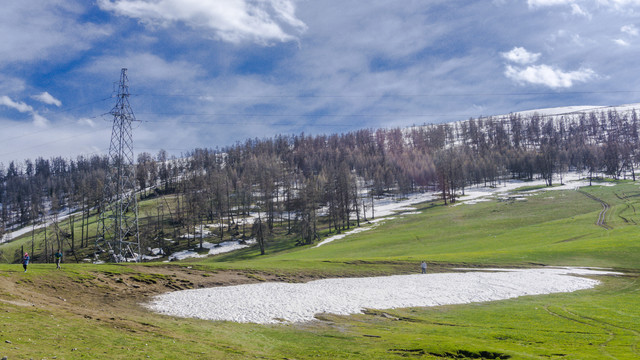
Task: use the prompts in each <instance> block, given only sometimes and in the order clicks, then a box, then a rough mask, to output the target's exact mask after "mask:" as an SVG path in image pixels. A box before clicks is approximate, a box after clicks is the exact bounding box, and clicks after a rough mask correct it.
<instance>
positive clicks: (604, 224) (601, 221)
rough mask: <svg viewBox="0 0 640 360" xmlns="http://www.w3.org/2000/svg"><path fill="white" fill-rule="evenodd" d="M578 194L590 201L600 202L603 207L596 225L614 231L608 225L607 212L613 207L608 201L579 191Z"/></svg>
mask: <svg viewBox="0 0 640 360" xmlns="http://www.w3.org/2000/svg"><path fill="white" fill-rule="evenodd" d="M578 192H579V193H581V194H583V195H584V196H586V197H588V198H589V199H592V200H594V201H597V202H599V203H600V204H601V205H602V210H601V211H600V213H599V214H598V220H597V221H596V222H595V224H596V225H598V226H600V227H602V228H604V229H607V230H610V229H613V228H612V227H611V226H609V225H608V224H607V211H609V209H610V208H611V205H609V204H608V203H607V202H606V201H604V200H602V199H599V198H597V197H595V196H593V195H591V194H589V193H587V192H585V191H582V190H578Z"/></svg>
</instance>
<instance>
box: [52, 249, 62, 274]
mask: <svg viewBox="0 0 640 360" xmlns="http://www.w3.org/2000/svg"><path fill="white" fill-rule="evenodd" d="M54 256H55V257H56V269H58V270H59V269H62V267H60V262H61V261H62V252H61V251H60V250H58V252H56V253H55V255H54Z"/></svg>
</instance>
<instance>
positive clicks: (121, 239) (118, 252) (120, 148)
mask: <svg viewBox="0 0 640 360" xmlns="http://www.w3.org/2000/svg"><path fill="white" fill-rule="evenodd" d="M110 114H112V115H113V129H112V131H111V144H110V145H109V168H108V170H107V174H106V179H105V183H104V192H103V196H102V203H101V205H100V215H99V218H98V232H97V236H96V257H98V256H99V255H100V254H101V253H108V254H109V260H110V261H114V262H120V261H126V260H128V259H135V260H136V261H140V259H141V252H140V233H139V231H138V201H137V198H136V191H135V165H134V162H133V137H132V126H131V124H132V123H133V122H134V121H136V119H135V116H134V115H133V111H132V110H131V105H129V79H128V77H127V69H122V71H121V73H120V84H119V86H118V95H117V102H116V105H115V106H114V107H113V109H112V110H111V112H110Z"/></svg>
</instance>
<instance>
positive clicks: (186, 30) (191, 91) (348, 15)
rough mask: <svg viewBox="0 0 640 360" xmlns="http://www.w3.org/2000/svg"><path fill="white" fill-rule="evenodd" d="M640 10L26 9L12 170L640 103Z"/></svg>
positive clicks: (7, 117) (311, 5)
mask: <svg viewBox="0 0 640 360" xmlns="http://www.w3.org/2000/svg"><path fill="white" fill-rule="evenodd" d="M639 45H640V0H493V1H491V0H485V1H468V0H443V1H440V0H395V1H394V0H367V1H362V0H91V1H87V0H21V1H10V2H8V4H3V8H2V10H1V11H0V163H3V164H4V166H5V167H6V166H7V165H8V163H9V162H10V161H12V160H15V161H18V162H22V161H23V160H24V159H25V158H30V159H35V158H36V157H39V156H42V157H45V158H48V157H52V156H64V157H69V158H75V157H76V156H78V155H90V154H100V153H104V152H106V151H107V150H108V146H109V138H110V136H111V122H112V116H111V115H109V114H108V113H109V111H110V110H111V109H112V107H113V106H114V105H115V99H114V97H113V96H114V94H115V93H114V83H117V81H118V79H119V76H120V69H121V68H127V69H128V77H129V85H130V91H131V97H130V103H131V106H132V109H133V111H134V113H135V116H136V119H137V120H139V122H137V123H136V124H135V126H134V146H135V149H136V152H142V151H146V152H149V153H152V154H157V152H158V150H160V149H165V150H167V151H168V152H169V153H170V154H175V155H177V156H179V155H180V154H181V153H184V152H186V151H189V150H192V149H194V148H196V147H207V148H215V147H224V146H226V145H232V144H234V143H236V142H238V141H244V140H245V139H247V138H264V137H270V136H273V135H276V134H300V133H302V132H304V133H305V134H322V133H324V134H331V133H340V132H345V131H351V130H355V129H359V128H373V129H376V128H381V127H397V126H409V125H413V124H423V123H439V122H447V121H455V120H462V119H467V118H469V117H477V116H485V115H496V114H504V113H509V112H514V111H520V110H529V109H536V108H546V107H556V106H567V105H620V104H627V103H635V102H640V101H638V100H637V98H638V97H640V81H639V79H638V77H637V76H636V74H637V73H639V71H637V70H640V61H638V59H639V58H640V47H639Z"/></svg>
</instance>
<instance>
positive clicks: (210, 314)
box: [146, 268, 618, 324]
mask: <svg viewBox="0 0 640 360" xmlns="http://www.w3.org/2000/svg"><path fill="white" fill-rule="evenodd" d="M491 270H492V271H495V272H487V271H489V269H487V271H469V272H463V273H442V274H428V275H422V274H416V275H396V276H384V277H371V278H351V279H325V280H317V281H311V282H308V283H304V284H289V283H273V282H271V283H259V284H250V285H238V286H228V287H217V288H210V289H197V290H184V291H177V292H172V293H168V294H163V295H159V296H156V297H155V298H154V299H153V301H152V302H151V303H149V304H146V306H147V307H148V308H149V309H151V310H152V311H155V312H158V313H162V314H166V315H171V316H178V317H188V318H199V319H205V320H225V321H235V322H242V323H259V324H269V323H280V322H306V321H311V320H314V319H315V316H316V315H317V314H322V313H330V314H338V315H350V314H358V313H361V312H362V311H363V310H365V309H393V308H406V307H424V306H439V305H449V304H466V303H471V302H484V301H495V300H504V299H510V298H515V297H519V296H525V295H541V294H551V293H560V292H572V291H577V290H585V289H590V288H593V287H595V286H596V285H598V284H599V281H598V280H593V279H588V278H584V277H580V276H575V275H573V274H579V275H615V274H618V273H614V272H609V271H597V270H589V269H584V268H539V269H519V270H501V269H491Z"/></svg>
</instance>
